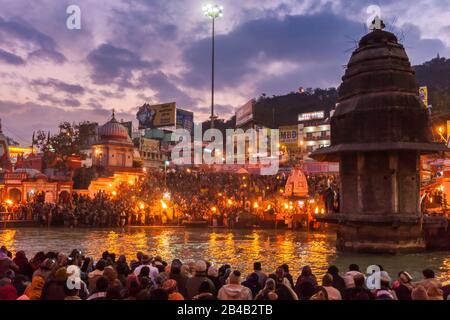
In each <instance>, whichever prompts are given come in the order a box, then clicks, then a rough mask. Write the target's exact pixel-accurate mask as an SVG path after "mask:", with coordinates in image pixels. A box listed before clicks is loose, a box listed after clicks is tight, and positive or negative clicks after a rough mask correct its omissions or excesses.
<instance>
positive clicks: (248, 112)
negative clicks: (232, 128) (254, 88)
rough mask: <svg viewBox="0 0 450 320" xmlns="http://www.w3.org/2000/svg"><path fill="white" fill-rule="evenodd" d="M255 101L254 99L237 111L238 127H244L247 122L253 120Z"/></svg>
mask: <svg viewBox="0 0 450 320" xmlns="http://www.w3.org/2000/svg"><path fill="white" fill-rule="evenodd" d="M254 105H255V100H254V99H252V100H250V101H249V102H247V103H246V104H244V105H243V106H242V107H240V108H239V109H237V110H236V127H239V126H242V125H244V124H246V123H247V122H249V121H251V120H253V106H254Z"/></svg>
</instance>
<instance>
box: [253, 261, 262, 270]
mask: <svg viewBox="0 0 450 320" xmlns="http://www.w3.org/2000/svg"><path fill="white" fill-rule="evenodd" d="M253 270H255V271H261V270H262V267H261V262H255V263H254V264H253Z"/></svg>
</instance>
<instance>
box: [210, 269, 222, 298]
mask: <svg viewBox="0 0 450 320" xmlns="http://www.w3.org/2000/svg"><path fill="white" fill-rule="evenodd" d="M208 278H209V279H210V280H211V281H212V283H214V287H215V289H216V291H217V292H218V291H219V290H220V288H222V283H221V282H220V280H219V271H218V270H217V269H216V268H215V267H213V266H210V267H209V268H208Z"/></svg>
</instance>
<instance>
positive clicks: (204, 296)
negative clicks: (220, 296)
mask: <svg viewBox="0 0 450 320" xmlns="http://www.w3.org/2000/svg"><path fill="white" fill-rule="evenodd" d="M192 300H217V297H216V295H215V294H214V292H212V290H211V286H210V283H209V282H208V281H203V282H202V283H201V284H200V287H199V288H198V294H197V295H195V296H194V297H193V298H192Z"/></svg>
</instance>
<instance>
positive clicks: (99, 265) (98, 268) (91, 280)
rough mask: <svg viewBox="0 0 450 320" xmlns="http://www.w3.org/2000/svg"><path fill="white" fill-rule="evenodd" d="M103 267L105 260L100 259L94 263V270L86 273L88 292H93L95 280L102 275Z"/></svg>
mask: <svg viewBox="0 0 450 320" xmlns="http://www.w3.org/2000/svg"><path fill="white" fill-rule="evenodd" d="M105 267H106V260H104V259H100V260H99V261H98V262H97V263H96V264H95V269H94V271H92V272H90V273H89V274H88V286H89V291H90V292H94V291H95V290H96V285H97V280H98V279H99V278H100V277H102V276H103V271H104V270H105Z"/></svg>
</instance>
